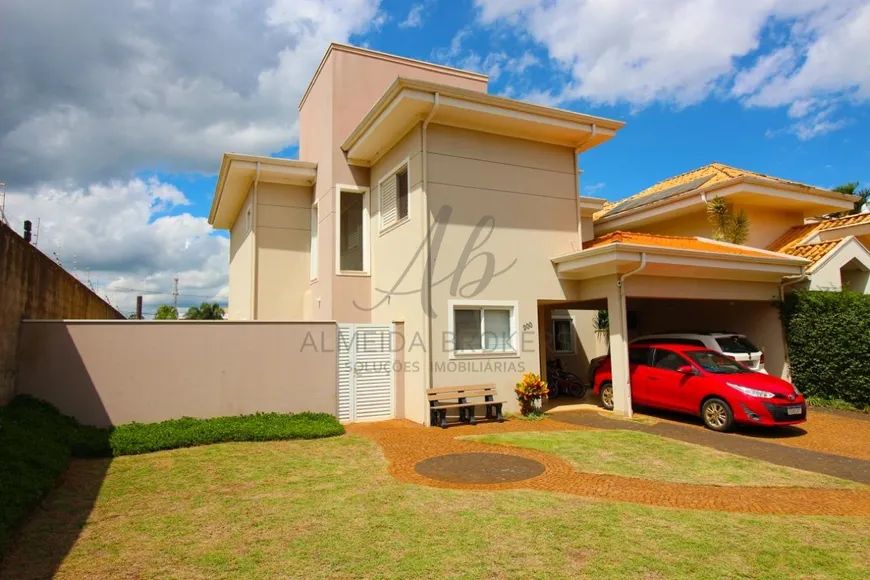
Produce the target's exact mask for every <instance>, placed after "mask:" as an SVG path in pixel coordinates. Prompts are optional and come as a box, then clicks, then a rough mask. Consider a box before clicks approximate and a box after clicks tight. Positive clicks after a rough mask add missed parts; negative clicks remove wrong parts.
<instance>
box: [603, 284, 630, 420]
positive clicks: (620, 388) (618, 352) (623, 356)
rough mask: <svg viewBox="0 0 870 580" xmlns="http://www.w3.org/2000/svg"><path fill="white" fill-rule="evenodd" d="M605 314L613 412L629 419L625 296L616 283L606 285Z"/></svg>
mask: <svg viewBox="0 0 870 580" xmlns="http://www.w3.org/2000/svg"><path fill="white" fill-rule="evenodd" d="M608 288H609V289H608V292H607V314H608V319H609V322H610V328H609V331H610V366H611V372H612V375H613V411H614V412H615V413H618V414H620V415H623V416H625V417H631V386H630V384H629V378H630V377H629V371H628V324H627V322H626V316H625V310H626V309H625V294H624V293H623V292H622V291H621V289H620V287H619V285H618V284H617V281H616V280H614V283H613V284H608Z"/></svg>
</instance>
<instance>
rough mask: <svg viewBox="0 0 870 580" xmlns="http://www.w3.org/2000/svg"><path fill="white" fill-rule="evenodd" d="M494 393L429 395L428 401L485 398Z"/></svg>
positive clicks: (471, 392)
mask: <svg viewBox="0 0 870 580" xmlns="http://www.w3.org/2000/svg"><path fill="white" fill-rule="evenodd" d="M496 394H497V393H496V392H495V391H465V392H462V393H453V394H450V393H444V394H442V395H429V400H430V401H443V400H444V399H458V398H460V397H466V398H468V397H487V396H492V395H496Z"/></svg>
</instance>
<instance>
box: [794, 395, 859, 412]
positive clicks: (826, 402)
mask: <svg viewBox="0 0 870 580" xmlns="http://www.w3.org/2000/svg"><path fill="white" fill-rule="evenodd" d="M806 399H807V403H808V404H809V405H810V406H811V407H821V408H823V409H836V410H838V411H855V412H857V413H870V407H859V406H857V405H853V404H852V403H849V402H847V401H844V400H842V399H825V398H822V397H813V396H808V397H807V398H806Z"/></svg>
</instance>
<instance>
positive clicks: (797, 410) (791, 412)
mask: <svg viewBox="0 0 870 580" xmlns="http://www.w3.org/2000/svg"><path fill="white" fill-rule="evenodd" d="M785 412H786V413H787V414H789V415H800V414H801V413H803V412H804V408H803V407H788V408H787V409H786V410H785Z"/></svg>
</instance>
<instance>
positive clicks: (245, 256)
mask: <svg viewBox="0 0 870 580" xmlns="http://www.w3.org/2000/svg"><path fill="white" fill-rule="evenodd" d="M252 200H253V197H252V196H251V194H250V192H249V193H248V196H247V197H246V198H245V202H244V203H243V204H242V209H241V211H240V212H239V215H238V216H236V221H235V223H233V227H232V228H230V296H229V301H228V304H227V318H228V319H229V320H250V319H251V306H252V303H251V292H252V288H253V281H254V270H253V261H254V241H253V239H254V238H253V236H252V232H253V228H252V231H251V232H248V231H246V228H247V221H246V215H247V213H248V210H251V211H252V212H253V208H252V203H253V201H252ZM251 217H252V219H253V213H252V214H251ZM252 223H253V222H252Z"/></svg>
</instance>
